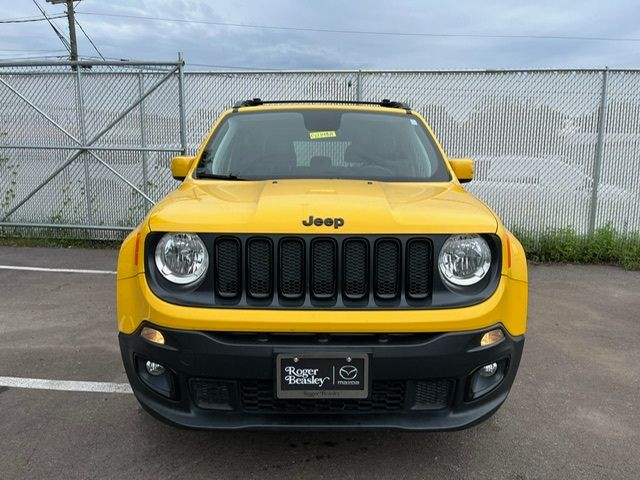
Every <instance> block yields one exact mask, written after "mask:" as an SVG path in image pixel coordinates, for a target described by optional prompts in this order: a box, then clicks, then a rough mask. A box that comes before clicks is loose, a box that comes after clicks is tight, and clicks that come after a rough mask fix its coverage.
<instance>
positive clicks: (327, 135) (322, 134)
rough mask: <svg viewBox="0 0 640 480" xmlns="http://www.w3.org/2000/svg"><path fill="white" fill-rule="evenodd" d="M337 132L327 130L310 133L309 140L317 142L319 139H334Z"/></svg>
mask: <svg viewBox="0 0 640 480" xmlns="http://www.w3.org/2000/svg"><path fill="white" fill-rule="evenodd" d="M335 136H336V132H335V131H333V130H327V131H324V132H309V139H311V140H317V139H318V138H334V137H335Z"/></svg>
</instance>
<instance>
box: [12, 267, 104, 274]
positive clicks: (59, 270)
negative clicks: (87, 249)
mask: <svg viewBox="0 0 640 480" xmlns="http://www.w3.org/2000/svg"><path fill="white" fill-rule="evenodd" d="M0 270H23V271H27V272H53V273H90V274H98V275H115V274H116V272H115V271H113V270H81V269H76V268H47V267H23V266H19V265H0Z"/></svg>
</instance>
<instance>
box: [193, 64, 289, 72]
mask: <svg viewBox="0 0 640 480" xmlns="http://www.w3.org/2000/svg"><path fill="white" fill-rule="evenodd" d="M189 66H190V67H211V68H223V69H228V70H251V71H254V70H265V71H269V72H281V71H282V69H279V68H263V67H238V66H234V65H211V64H208V63H191V62H189Z"/></svg>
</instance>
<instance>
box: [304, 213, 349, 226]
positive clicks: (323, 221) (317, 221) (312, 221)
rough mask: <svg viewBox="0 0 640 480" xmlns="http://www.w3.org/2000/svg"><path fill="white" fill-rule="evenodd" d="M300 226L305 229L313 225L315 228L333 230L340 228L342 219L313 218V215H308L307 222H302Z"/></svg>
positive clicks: (342, 223)
mask: <svg viewBox="0 0 640 480" xmlns="http://www.w3.org/2000/svg"><path fill="white" fill-rule="evenodd" d="M302 224H303V225H304V226H305V227H310V226H311V225H315V226H316V227H321V226H323V225H324V226H326V227H331V226H333V228H340V227H341V226H343V225H344V218H340V217H336V218H320V217H317V218H314V217H313V215H309V219H308V220H302Z"/></svg>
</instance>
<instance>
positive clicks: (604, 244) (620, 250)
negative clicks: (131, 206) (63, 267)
mask: <svg viewBox="0 0 640 480" xmlns="http://www.w3.org/2000/svg"><path fill="white" fill-rule="evenodd" d="M514 234H515V235H516V237H518V239H519V240H520V242H522V245H523V246H524V249H525V251H526V252H527V258H528V259H529V260H531V261H534V262H543V263H584V264H606V265H618V266H621V267H623V268H626V269H627V270H640V232H637V233H632V234H626V235H623V234H620V233H618V232H616V231H615V230H614V229H613V228H611V227H604V228H600V229H599V230H596V231H595V232H594V233H593V234H592V235H580V234H577V233H576V232H575V231H574V230H573V229H571V228H565V229H554V230H547V231H546V232H544V233H542V234H540V235H537V236H534V235H531V234H528V233H526V232H518V231H517V230H515V231H514ZM120 243H121V241H120V240H86V239H85V240H82V239H73V238H25V237H10V236H5V237H1V236H0V245H9V246H17V247H58V248H108V249H117V248H119V247H120Z"/></svg>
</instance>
